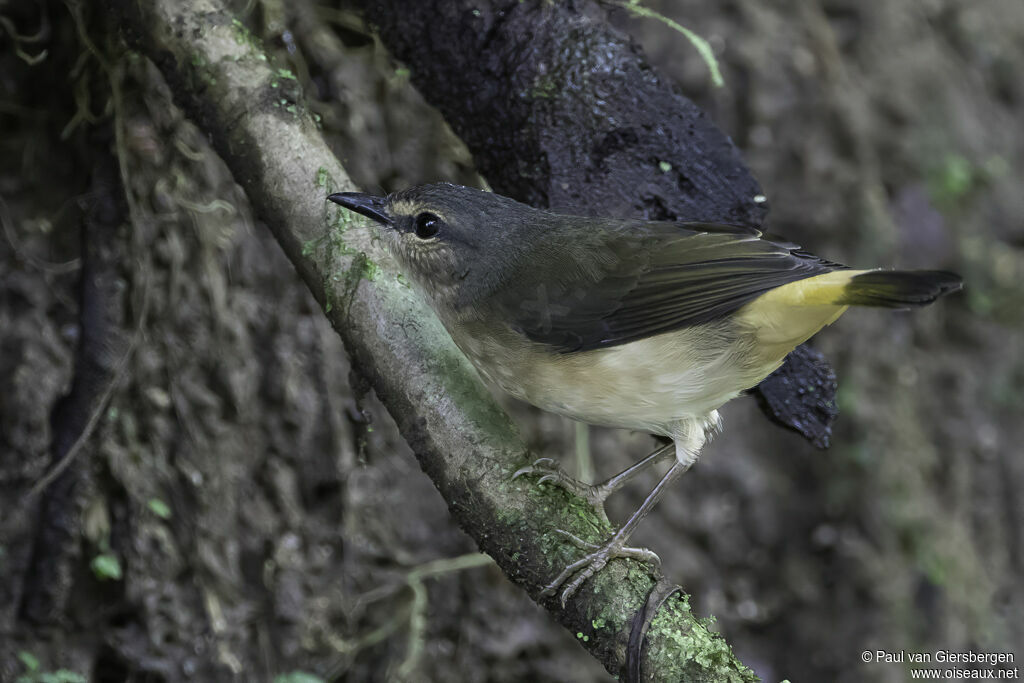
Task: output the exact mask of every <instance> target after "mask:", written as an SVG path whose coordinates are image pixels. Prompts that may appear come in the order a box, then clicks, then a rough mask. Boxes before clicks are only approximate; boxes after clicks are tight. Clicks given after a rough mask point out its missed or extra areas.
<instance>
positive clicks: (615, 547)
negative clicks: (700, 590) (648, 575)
mask: <svg viewBox="0 0 1024 683" xmlns="http://www.w3.org/2000/svg"><path fill="white" fill-rule="evenodd" d="M557 531H558V533H560V534H562V535H563V536H565V537H566V538H568V539H569V540H570V541H572V543H573V544H574V545H575V546H577V547H579V548H582V549H584V550H590V551H592V552H590V553H588V554H587V555H584V556H583V557H582V558H581V559H579V560H577V561H576V562H573V563H572V564H570V565H569V566H568V567H566V568H565V569H563V570H562V573H561V574H559V575H558V576H556V577H555V580H554V581H552V582H551V583H549V584H548V585H547V586H546V587H545V588H544V590H543V591H541V595H554V594H555V593H556V592H557V591H558V589H559V588H561V587H562V586H563V584H564V585H565V588H564V589H563V590H562V595H561V598H560V600H561V603H562V607H565V603H566V602H567V601H568V600H569V598H571V597H572V596H573V594H574V593H576V591H578V590H579V589H580V586H582V585H583V584H584V583H585V582H586V580H587V579H589V578H590V577H592V576H593V575H594V574H596V573H597V572H599V571H601V570H602V569H604V567H605V565H606V564H608V562H609V561H611V560H613V559H615V558H616V557H625V558H629V559H632V560H640V561H641V562H649V563H650V564H653V565H654V566H655V567H660V566H661V558H660V557H658V556H657V555H655V554H654V552H652V551H650V550H648V549H647V548H631V547H629V546H627V545H626V539H627V536H624V535H622V532H621V531H620V532H619V533H617V534H615V535H614V536H612V538H611V540H610V541H608V542H607V543H605V544H604V545H597V544H595V543H588V542H587V541H584V540H583V539H582V538H580V537H578V536H575V535H573V534H570V533H569V532H568V531H563V530H562V529H557ZM570 579H572V580H571V581H570ZM567 581H568V584H566V582H567Z"/></svg>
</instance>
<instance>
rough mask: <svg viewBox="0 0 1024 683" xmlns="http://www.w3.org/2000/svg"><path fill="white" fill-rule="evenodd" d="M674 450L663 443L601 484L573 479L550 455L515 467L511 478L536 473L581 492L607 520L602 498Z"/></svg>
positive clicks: (566, 487) (543, 481)
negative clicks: (523, 465)
mask: <svg viewBox="0 0 1024 683" xmlns="http://www.w3.org/2000/svg"><path fill="white" fill-rule="evenodd" d="M673 452H674V450H673V446H672V444H671V443H669V444H666V445H665V446H662V447H660V448H658V449H656V450H655V451H654V452H653V453H651V454H650V455H648V456H647V457H645V458H644V459H643V460H640V461H638V462H637V463H635V464H633V465H630V466H629V467H627V468H626V469H624V470H622V471H621V472H619V473H618V474H616V475H615V476H614V477H611V478H610V479H607V480H605V481H603V482H601V483H600V484H585V483H583V482H582V481H579V480H578V479H573V478H572V477H570V476H569V475H568V474H566V473H565V472H564V471H563V470H562V468H560V467H559V466H558V465H557V464H556V463H555V461H554V460H552V459H551V458H541V459H539V460H537V461H535V462H534V463H533V464H532V465H527V466H526V467H523V468H522V469H519V470H517V471H516V473H515V474H513V475H512V478H513V479H517V478H518V477H521V476H524V475H527V474H539V475H541V478H540V480H539V481H538V482H537V483H539V484H554V485H555V486H558V487H559V488H563V489H565V490H566V491H568V492H570V493H573V494H575V495H577V496H580V497H581V498H586V499H587V500H588V501H589V502H590V504H591V506H593V508H594V510H595V511H596V512H597V515H598V517H600V518H601V519H605V520H607V519H608V516H607V515H606V514H605V511H604V501H605V500H607V499H608V496H610V495H612V494H613V493H615V492H616V491H618V490H619V489H620V488H622V487H623V486H625V485H626V483H627V482H629V481H630V480H631V479H633V477H635V476H636V475H638V474H640V473H641V472H642V471H644V470H645V469H647V468H648V467H650V466H651V465H653V464H655V463H657V462H661V461H662V460H664V459H665V458H667V457H668V456H670V455H671V454H672V453H673Z"/></svg>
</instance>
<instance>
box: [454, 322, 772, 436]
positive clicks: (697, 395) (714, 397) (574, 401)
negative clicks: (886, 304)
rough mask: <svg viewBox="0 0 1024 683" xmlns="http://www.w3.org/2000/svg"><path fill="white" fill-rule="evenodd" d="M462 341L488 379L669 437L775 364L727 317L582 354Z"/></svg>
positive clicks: (577, 413)
mask: <svg viewBox="0 0 1024 683" xmlns="http://www.w3.org/2000/svg"><path fill="white" fill-rule="evenodd" d="M457 341H458V340H457ZM481 342H483V343H481ZM487 342H491V343H487ZM506 342H507V340H506ZM459 345H460V346H462V347H463V350H464V351H465V352H466V353H467V356H469V358H470V360H471V361H472V362H473V364H474V365H475V366H476V367H477V368H478V369H479V370H480V372H481V374H483V375H484V376H485V377H486V378H487V379H489V380H490V381H492V382H494V383H495V384H497V385H498V386H500V387H501V388H502V389H504V390H505V391H507V392H508V393H510V394H512V395H513V396H516V397H517V398H520V399H522V400H524V401H527V402H529V403H532V404H533V405H536V406H537V407H539V408H541V409H543V410H547V411H549V412H553V413H558V414H561V415H566V416H568V417H571V418H573V419H577V420H580V421H583V422H588V423H591V424H599V425H606V426H610V427H621V428H627V429H642V430H644V431H649V432H652V433H655V434H663V435H666V436H671V435H672V434H673V432H674V431H675V425H677V424H678V423H679V422H680V421H683V420H688V419H693V418H703V417H705V416H707V415H708V414H710V413H711V412H712V411H713V410H715V409H716V408H718V407H720V406H721V405H722V404H724V403H725V402H726V401H728V400H730V399H732V398H734V397H735V396H737V395H738V394H739V393H740V392H741V391H743V390H744V389H747V388H749V387H751V386H754V385H755V384H757V383H758V382H759V381H760V380H761V379H763V378H764V377H766V376H767V375H768V374H770V373H771V372H772V371H773V370H774V369H775V366H777V363H776V364H775V365H770V364H766V363H764V362H752V361H751V357H752V355H753V354H751V353H750V352H749V351H750V349H748V346H749V340H748V338H747V337H744V336H743V335H740V334H737V333H736V332H735V331H734V330H733V328H732V327H731V326H730V325H727V324H723V323H709V324H706V325H700V326H693V327H688V328H684V329H682V330H676V331H673V332H669V333H665V334H662V335H657V336H654V337H649V338H646V339H642V340H639V341H635V342H630V343H628V344H622V345H619V346H614V347H610V348H607V349H597V350H593V351H585V352H580V353H557V352H551V351H549V350H547V349H542V348H541V347H538V346H537V345H533V344H529V343H520V344H508V343H504V344H502V343H498V342H497V340H487V341H486V342H484V341H483V340H479V339H477V340H470V341H468V343H460V344H459Z"/></svg>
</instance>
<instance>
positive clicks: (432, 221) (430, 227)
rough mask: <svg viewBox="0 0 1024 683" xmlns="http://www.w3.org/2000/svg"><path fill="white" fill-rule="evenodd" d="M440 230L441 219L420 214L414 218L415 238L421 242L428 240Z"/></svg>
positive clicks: (427, 214) (430, 214)
mask: <svg viewBox="0 0 1024 683" xmlns="http://www.w3.org/2000/svg"><path fill="white" fill-rule="evenodd" d="M440 229H441V219H440V218H438V217H437V216H435V215H434V214H432V213H427V212H424V213H421V214H420V215H418V216H416V236H417V237H419V238H420V239H421V240H429V239H430V238H431V237H433V236H434V235H436V234H437V231H438V230H440Z"/></svg>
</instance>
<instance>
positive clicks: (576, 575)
mask: <svg viewBox="0 0 1024 683" xmlns="http://www.w3.org/2000/svg"><path fill="white" fill-rule="evenodd" d="M657 453H658V452H657V451H655V453H654V454H652V455H651V456H649V458H650V457H654V456H655V455H657ZM695 459H696V458H693V459H689V460H688V461H687V462H685V463H684V462H679V461H677V462H675V463H673V465H672V467H671V468H669V471H668V472H666V473H665V476H664V477H662V478H661V481H659V482H658V485H657V486H655V487H654V490H653V491H651V493H650V495H648V496H647V498H646V500H644V502H643V504H642V505H641V506H640V508H639V509H638V510H637V511H636V512H634V513H633V516H632V517H630V518H629V520H627V521H626V523H625V524H623V525H622V528H621V529H619V530H618V531H617V532H616V533H615V535H614V536H612V537H611V539H610V540H609V541H608V542H607V543H605V544H604V545H601V546H598V545H596V544H593V543H587V542H586V541H584V540H582V539H580V538H578V537H576V536H574V535H573V534H570V533H568V532H567V531H563V530H561V529H559V530H558V531H559V533H561V534H563V535H565V536H566V537H568V538H569V540H571V541H572V542H573V543H574V544H575V545H577V546H579V547H581V548H583V549H585V550H591V551H592V552H591V553H589V554H587V555H585V556H584V557H583V558H581V559H579V560H577V561H576V562H573V563H572V564H570V565H569V566H568V567H566V568H565V569H564V570H562V573H561V574H559V575H558V576H557V577H555V580H554V581H552V582H551V583H549V584H548V585H547V587H545V588H544V590H543V592H542V594H543V595H552V594H553V593H555V591H557V590H558V589H559V588H560V587H561V586H562V585H563V584H565V583H566V582H567V581H568V582H569V583H568V585H566V586H565V589H564V590H563V591H562V596H561V601H562V606H563V607H564V606H565V603H566V601H567V600H568V599H569V598H570V597H572V595H573V593H575V592H576V591H577V590H579V588H580V586H582V585H583V583H584V582H585V581H586V580H587V579H589V578H590V577H591V576H593V575H594V574H596V573H597V572H599V571H601V569H603V568H604V566H605V565H606V564H608V562H609V561H610V560H612V559H614V558H616V557H628V558H632V559H635V560H643V561H645V562H650V563H652V564H655V565H660V564H661V560H660V559H659V558H658V556H657V555H655V554H654V553H653V552H651V551H650V550H647V549H646V548H630V547H628V546H626V541H628V540H629V537H630V536H631V535H632V534H633V532H634V531H635V530H636V527H637V526H638V525H639V524H640V522H641V521H643V519H644V518H645V517H646V516H647V514H648V513H649V512H650V511H651V510H652V509H654V506H655V505H656V504H657V502H658V500H659V499H660V498H661V497H662V495H664V493H665V491H666V490H667V489H668V487H669V486H670V485H671V484H672V482H674V481H675V480H676V479H678V478H679V476H680V475H681V474H682V473H683V472H685V471H686V470H688V469H690V467H691V466H692V465H693V462H694V460H695ZM638 464H639V463H638ZM628 471H629V470H626V472H628ZM626 472H623V474H625V473H626ZM620 476H621V475H620ZM614 478H615V477H613V479H614ZM570 579H572V580H571V581H570Z"/></svg>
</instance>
